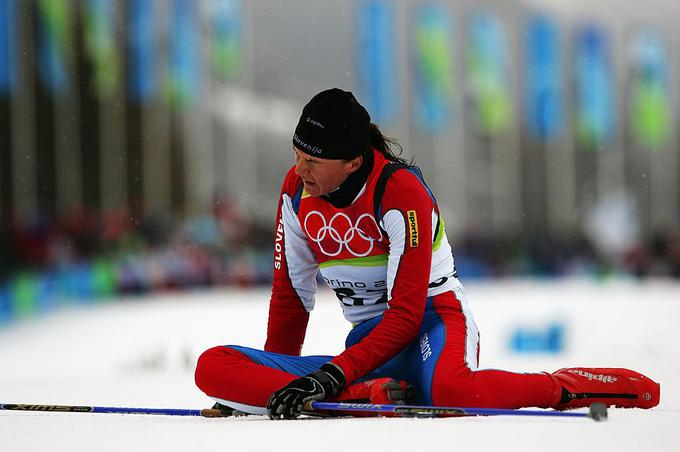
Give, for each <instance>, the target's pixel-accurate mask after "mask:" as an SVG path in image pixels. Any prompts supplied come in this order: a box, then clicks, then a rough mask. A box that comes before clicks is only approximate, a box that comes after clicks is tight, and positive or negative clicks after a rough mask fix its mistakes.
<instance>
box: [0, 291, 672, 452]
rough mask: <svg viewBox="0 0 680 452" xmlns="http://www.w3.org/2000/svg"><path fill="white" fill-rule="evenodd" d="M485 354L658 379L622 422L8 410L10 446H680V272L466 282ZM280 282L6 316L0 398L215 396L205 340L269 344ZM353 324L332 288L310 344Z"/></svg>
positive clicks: (334, 339) (529, 366)
mask: <svg viewBox="0 0 680 452" xmlns="http://www.w3.org/2000/svg"><path fill="white" fill-rule="evenodd" d="M467 291H468V296H469V301H470V305H471V307H472V310H473V312H474V313H475V317H476V321H477V324H478V326H479V328H480V330H481V334H482V342H481V345H482V353H481V365H482V367H494V368H503V369H508V370H515V371H538V370H548V371H553V370H556V369H558V368H560V367H565V366H575V365H582V366H601V367H605V366H608V367H629V368H633V369H636V370H639V371H641V372H643V373H645V374H646V375H648V376H650V377H652V378H654V379H656V380H657V381H660V382H661V388H662V394H661V404H660V405H659V406H658V407H657V408H655V409H653V410H649V411H645V410H611V409H610V412H609V421H608V422H604V423H602V422H601V423H596V422H593V421H591V420H589V419H566V418H529V417H526V418H523V417H487V418H448V419H349V418H345V419H332V420H331V419H301V420H297V421H276V422H275V421H270V420H268V419H266V418H265V417H260V416H250V417H245V418H227V419H204V418H198V417H169V416H143V415H119V414H75V413H74V414H68V413H32V412H9V411H0V451H2V452H5V451H42V450H50V451H86V450H87V451H91V450H96V451H136V450H140V451H141V450H144V451H148V450H164V451H188V450H229V451H232V450H233V451H241V450H267V451H270V452H271V451H300V450H310V449H312V448H313V449H315V450H319V451H345V450H347V451H357V450H388V451H398V450H408V451H415V450H427V449H430V450H436V451H439V450H451V451H459V450H468V451H469V450H473V449H474V450H477V449H479V450H496V449H502V450H507V451H515V450H517V451H527V450H541V451H545V450H551V451H552V450H564V451H566V450H569V451H573V450H579V451H584V450H598V451H608V450H614V451H617V452H619V451H638V450H650V451H679V450H680V379H679V378H678V368H679V367H680V365H679V364H678V362H679V361H680V329H679V328H678V323H679V321H680V284H677V283H670V282H662V281H656V282H646V283H636V282H632V281H617V282H605V283H602V282H600V283H596V282H584V281H568V282H567V281H562V282H536V281H493V282H486V283H475V284H468V285H467ZM267 301H268V291H267V290H257V291H233V290H229V291H210V292H198V293H190V294H165V295H157V296H153V297H147V298H144V299H134V298H129V299H122V300H117V301H116V302H109V303H105V304H100V305H95V306H82V305H81V306H70V307H66V308H64V309H62V310H61V311H59V312H57V313H52V314H50V315H48V316H44V317H41V318H37V319H33V320H30V321H24V322H22V323H20V324H17V325H13V326H10V327H7V328H5V329H3V330H0V363H1V366H2V367H1V369H2V371H1V372H0V402H1V403H33V404H66V405H100V406H136V407H162V408H204V407H208V406H210V405H211V402H210V401H209V400H208V399H207V398H206V397H205V396H204V395H203V394H202V393H201V392H200V391H199V390H198V389H196V387H195V386H194V384H193V375H192V371H193V365H194V362H195V359H196V357H197V356H198V354H199V353H200V352H201V351H202V350H204V349H206V348H208V347H210V346H212V345H215V344H229V343H234V344H241V345H247V346H253V347H262V345H263V343H264V338H265V330H266V320H267ZM553 321H558V322H561V323H562V324H563V325H564V327H565V332H566V339H567V340H566V347H565V350H564V351H563V352H562V353H559V354H553V355H549V354H517V353H513V352H512V351H511V350H510V349H509V347H508V342H509V337H510V335H511V334H512V331H513V330H514V329H515V328H516V327H518V326H523V327H529V328H532V327H533V328H542V327H543V326H545V325H546V324H549V323H550V322H553ZM348 330H349V325H348V324H347V323H346V322H345V321H344V319H343V318H342V315H341V313H340V308H339V307H338V306H337V301H336V299H335V298H334V296H333V295H332V294H330V293H326V292H323V293H322V294H321V295H320V296H319V300H318V302H317V308H316V310H315V311H314V313H313V314H312V320H311V321H310V327H309V331H308V335H307V341H306V345H305V348H304V351H303V353H305V354H334V353H338V352H339V351H340V350H341V349H342V344H343V340H344V336H345V334H346V333H347V331H348Z"/></svg>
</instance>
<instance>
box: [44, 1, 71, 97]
mask: <svg viewBox="0 0 680 452" xmlns="http://www.w3.org/2000/svg"><path fill="white" fill-rule="evenodd" d="M36 7H37V16H38V76H39V78H40V82H41V83H42V85H43V86H44V87H45V89H46V90H47V91H48V92H50V93H51V94H53V95H57V96H59V95H63V94H65V92H66V90H67V89H68V85H69V82H70V80H69V74H70V70H69V68H68V66H69V61H68V60H69V52H70V49H71V42H70V36H69V26H70V18H71V11H69V10H68V8H69V3H68V2H64V1H62V0H38V2H37V3H36Z"/></svg>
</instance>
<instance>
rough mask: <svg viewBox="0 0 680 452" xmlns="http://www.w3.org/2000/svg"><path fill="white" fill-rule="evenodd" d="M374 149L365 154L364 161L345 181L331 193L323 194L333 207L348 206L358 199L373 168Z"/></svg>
mask: <svg viewBox="0 0 680 452" xmlns="http://www.w3.org/2000/svg"><path fill="white" fill-rule="evenodd" d="M373 152H374V151H373V150H371V152H368V153H367V154H364V156H363V157H364V158H363V162H362V164H361V166H360V167H359V169H358V170H356V171H355V172H353V173H352V174H350V175H349V176H348V177H347V179H346V180H345V182H343V183H342V185H340V186H339V187H338V188H336V189H335V190H333V191H332V192H330V193H327V194H325V195H323V196H322V198H323V199H325V200H326V201H328V202H330V203H331V204H332V205H333V207H337V208H339V209H341V208H343V207H347V206H349V205H350V204H352V202H353V201H354V200H355V199H356V197H357V195H358V194H359V192H360V191H361V189H362V188H363V187H364V184H365V183H366V180H367V179H368V175H369V174H370V173H371V170H372V169H373Z"/></svg>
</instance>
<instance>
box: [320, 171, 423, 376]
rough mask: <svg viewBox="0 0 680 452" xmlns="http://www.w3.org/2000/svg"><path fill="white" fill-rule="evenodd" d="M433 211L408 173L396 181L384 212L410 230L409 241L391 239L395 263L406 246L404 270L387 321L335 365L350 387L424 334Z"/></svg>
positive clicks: (397, 280) (391, 184)
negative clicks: (396, 215) (395, 216)
mask: <svg viewBox="0 0 680 452" xmlns="http://www.w3.org/2000/svg"><path fill="white" fill-rule="evenodd" d="M406 194H408V195H406ZM433 208H434V202H433V200H432V198H431V197H430V195H429V192H428V191H427V189H426V188H425V187H424V185H423V184H422V183H421V182H420V180H419V179H418V178H417V177H416V176H414V175H413V174H412V173H410V172H408V171H397V172H396V173H394V174H393V175H392V177H391V178H390V180H389V181H388V183H387V186H386V189H385V194H384V195H383V199H382V212H385V213H386V212H388V211H390V210H396V211H398V212H400V213H401V217H402V219H403V221H404V227H403V229H401V228H397V229H398V230H399V231H402V232H400V234H404V236H403V237H398V236H392V235H390V259H392V256H394V254H395V249H394V248H396V247H397V245H395V244H396V243H399V242H401V243H403V252H402V254H401V257H400V259H399V261H398V264H397V263H395V264H394V265H398V268H397V269H396V276H395V279H394V285H393V286H392V294H391V299H390V301H389V308H388V309H387V310H386V311H385V313H384V315H383V319H382V320H381V321H380V323H379V324H378V325H377V326H376V327H375V328H374V329H373V331H371V332H370V333H369V334H368V335H367V336H366V337H365V338H364V339H362V340H361V341H360V342H359V343H357V344H355V345H353V346H352V347H350V348H348V349H347V350H345V351H344V352H343V353H341V354H340V355H338V356H337V357H335V358H334V359H333V360H332V361H333V362H334V363H335V364H337V365H339V366H340V367H341V368H342V370H343V371H344V372H345V377H346V378H347V382H348V383H350V382H352V381H354V380H356V379H357V378H359V377H361V376H363V375H365V374H366V373H368V372H370V371H371V370H373V369H375V368H377V367H379V366H380V365H382V364H384V363H385V362H387V361H388V360H389V359H390V358H392V357H394V356H395V355H396V354H398V353H399V352H400V351H402V350H403V349H404V348H405V347H406V346H407V345H408V344H409V343H410V342H411V341H413V339H414V338H415V337H416V335H417V334H418V330H419V329H420V324H421V323H422V319H423V313H424V311H425V303H426V301H427V290H428V284H429V275H430V264H431V261H432V224H431V223H432V220H431V218H432V209H433ZM383 218H384V217H383ZM413 220H415V221H413ZM388 233H389V231H388ZM397 251H399V250H397ZM390 265H393V264H392V263H390Z"/></svg>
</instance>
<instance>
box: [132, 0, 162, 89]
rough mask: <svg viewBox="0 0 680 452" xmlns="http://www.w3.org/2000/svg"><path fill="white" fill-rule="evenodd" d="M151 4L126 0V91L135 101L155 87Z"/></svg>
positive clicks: (156, 87)
mask: <svg viewBox="0 0 680 452" xmlns="http://www.w3.org/2000/svg"><path fill="white" fill-rule="evenodd" d="M155 6H156V2H155V1H154V0H134V1H131V2H128V8H129V10H128V33H129V35H128V46H129V47H128V50H129V56H128V61H127V63H128V94H129V95H130V97H131V98H132V99H133V100H135V101H138V102H148V101H149V100H151V98H152V97H153V96H154V95H155V94H156V93H157V91H158V76H157V70H158V65H157V64H156V53H157V49H156V43H155V39H154V38H155V30H156V24H157V22H156V11H155Z"/></svg>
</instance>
